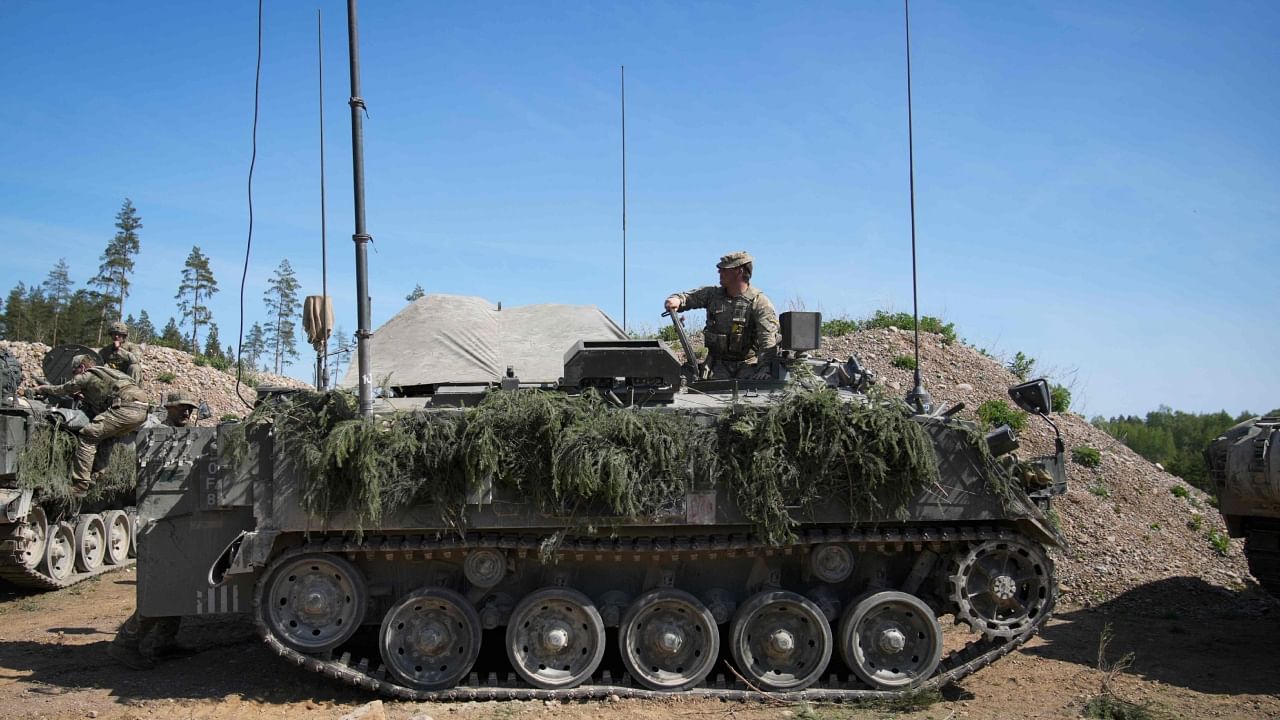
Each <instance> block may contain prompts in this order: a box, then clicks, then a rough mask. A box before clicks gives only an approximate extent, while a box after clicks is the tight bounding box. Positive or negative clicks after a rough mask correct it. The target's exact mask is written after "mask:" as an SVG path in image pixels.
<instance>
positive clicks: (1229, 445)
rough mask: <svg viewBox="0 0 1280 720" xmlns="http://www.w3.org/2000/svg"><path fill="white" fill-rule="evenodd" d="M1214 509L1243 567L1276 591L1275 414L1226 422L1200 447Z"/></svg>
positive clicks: (1278, 482)
mask: <svg viewBox="0 0 1280 720" xmlns="http://www.w3.org/2000/svg"><path fill="white" fill-rule="evenodd" d="M1205 461H1206V463H1207V464H1208V466H1209V477H1210V478H1211V480H1212V481H1213V483H1214V487H1215V489H1216V491H1217V496H1218V510H1219V511H1220V512H1221V513H1222V519H1223V520H1225V521H1226V523H1227V533H1228V534H1229V535H1230V536H1231V537H1242V538H1244V539H1245V541H1244V554H1245V558H1246V559H1247V560H1248V561H1249V571H1250V572H1252V573H1253V576H1254V577H1255V578H1257V579H1258V582H1259V583H1261V584H1262V587H1264V588H1266V590H1267V592H1269V593H1271V594H1272V595H1275V596H1276V597H1280V417H1278V416H1268V417H1257V418H1253V419H1252V420H1248V421H1246V422H1242V423H1240V424H1239V425H1236V426H1235V427H1233V428H1231V429H1230V430H1228V431H1227V432H1225V433H1224V434H1223V435H1222V436H1221V437H1219V438H1217V439H1216V440H1214V441H1213V442H1212V443H1210V444H1209V448H1208V450H1206V451H1205Z"/></svg>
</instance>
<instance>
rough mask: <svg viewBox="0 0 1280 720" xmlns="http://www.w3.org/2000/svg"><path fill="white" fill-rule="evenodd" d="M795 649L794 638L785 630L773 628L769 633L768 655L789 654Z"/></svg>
mask: <svg viewBox="0 0 1280 720" xmlns="http://www.w3.org/2000/svg"><path fill="white" fill-rule="evenodd" d="M795 649H796V639H795V636H793V635H792V634H791V633H789V632H787V631H786V630H775V631H773V633H772V634H771V635H769V654H770V655H790V654H791V651H792V650H795Z"/></svg>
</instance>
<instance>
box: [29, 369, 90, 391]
mask: <svg viewBox="0 0 1280 720" xmlns="http://www.w3.org/2000/svg"><path fill="white" fill-rule="evenodd" d="M89 377H90V375H89V373H84V374H82V375H76V376H75V377H73V378H71V379H70V380H68V381H66V382H64V383H62V384H61V385H42V386H40V387H41V388H43V390H44V394H45V395H75V394H76V393H78V392H82V391H83V390H84V385H85V383H87V382H88V378H89ZM37 389H40V388H37Z"/></svg>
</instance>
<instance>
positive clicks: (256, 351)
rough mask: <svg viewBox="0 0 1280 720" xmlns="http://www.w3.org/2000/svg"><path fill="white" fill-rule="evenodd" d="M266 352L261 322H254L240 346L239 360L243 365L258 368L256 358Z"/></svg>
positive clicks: (260, 357) (259, 357)
mask: <svg viewBox="0 0 1280 720" xmlns="http://www.w3.org/2000/svg"><path fill="white" fill-rule="evenodd" d="M266 352H267V340H266V334H265V333H264V332H263V331H262V323H254V324H253V327H251V328H249V334H248V335H246V336H245V338H244V343H243V344H242V345H241V346H240V355H241V360H242V361H243V362H244V366H245V367H248V368H253V369H254V370H257V369H258V360H260V359H262V356H263V354H265V353H266Z"/></svg>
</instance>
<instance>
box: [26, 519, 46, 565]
mask: <svg viewBox="0 0 1280 720" xmlns="http://www.w3.org/2000/svg"><path fill="white" fill-rule="evenodd" d="M22 532H23V533H24V536H25V539H26V544H25V545H23V547H22V565H23V567H26V568H27V569H33V568H35V567H36V566H37V565H39V564H40V563H42V562H44V551H45V546H46V544H47V543H48V538H49V519H48V518H47V517H45V514H44V509H43V508H39V507H33V508H31V512H29V513H27V526H26V527H25V528H23V530H22Z"/></svg>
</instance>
